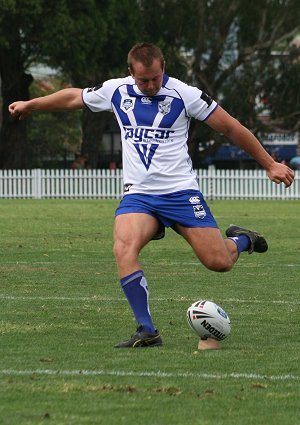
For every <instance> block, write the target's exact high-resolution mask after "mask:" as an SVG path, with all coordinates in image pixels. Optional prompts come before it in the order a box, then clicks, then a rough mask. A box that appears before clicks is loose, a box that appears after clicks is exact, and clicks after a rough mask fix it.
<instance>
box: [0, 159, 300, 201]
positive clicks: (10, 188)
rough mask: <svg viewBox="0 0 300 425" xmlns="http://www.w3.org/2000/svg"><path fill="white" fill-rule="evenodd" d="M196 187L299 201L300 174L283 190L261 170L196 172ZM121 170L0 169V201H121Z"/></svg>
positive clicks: (225, 196)
mask: <svg viewBox="0 0 300 425" xmlns="http://www.w3.org/2000/svg"><path fill="white" fill-rule="evenodd" d="M196 172H197V175H198V179H199V187H200V190H201V191H202V193H203V194H204V196H205V197H206V198H207V199H210V200H218V199H220V200H221V199H222V200H230V199H245V200H251V199H252V200H258V199H261V200H267V199H270V200H271V199H273V200H276V199H279V200H299V199H300V184H299V181H300V171H298V170H297V171H296V178H295V182H294V184H293V185H292V186H291V187H289V188H288V189H286V188H285V187H284V185H283V184H280V185H277V184H275V183H272V182H271V181H270V180H269V179H268V177H267V175H266V173H265V171H263V170H216V169H215V168H214V167H209V168H208V169H201V170H197V171H196ZM122 195H123V170H121V169H116V170H102V169H99V170H43V169H34V170H0V199H1V198H2V199H17V198H21V199H26V198H27V199H28V198H29V199H59V198H61V199H120V198H121V197H122Z"/></svg>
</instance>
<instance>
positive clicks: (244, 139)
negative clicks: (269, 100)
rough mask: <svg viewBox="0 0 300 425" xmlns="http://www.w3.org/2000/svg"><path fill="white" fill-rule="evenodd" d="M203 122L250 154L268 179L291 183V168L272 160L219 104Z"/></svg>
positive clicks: (288, 184)
mask: <svg viewBox="0 0 300 425" xmlns="http://www.w3.org/2000/svg"><path fill="white" fill-rule="evenodd" d="M205 123H206V124H208V125H209V126H210V127H211V128H213V129H214V130H216V131H217V132H219V133H222V134H224V136H226V137H227V138H228V139H230V140H231V141H232V142H233V143H234V144H236V145H238V146H239V147H240V148H241V149H243V150H244V151H245V152H247V153H248V154H249V155H250V156H252V158H254V159H255V160H256V161H257V162H258V163H259V164H260V165H261V166H262V167H263V168H264V169H265V170H266V172H267V175H268V177H269V179H270V180H272V181H273V182H275V183H278V184H279V183H284V184H285V186H286V187H289V186H290V185H291V184H292V183H293V181H294V172H293V170H292V169H291V168H289V167H288V166H287V165H285V164H281V163H279V162H276V161H274V159H273V158H272V157H271V155H269V154H268V152H267V151H266V150H265V149H264V148H263V146H262V145H261V143H260V142H259V141H258V139H257V138H256V137H255V136H254V134H252V133H251V131H250V130H248V129H247V128H246V127H244V126H243V125H242V124H241V123H240V122H239V121H238V120H237V119H235V118H234V117H232V116H231V115H230V114H228V112H226V111H225V110H224V109H223V108H222V107H221V106H218V107H217V108H216V110H215V111H214V112H213V113H212V114H211V115H210V116H209V117H208V118H207V120H206V121H205Z"/></svg>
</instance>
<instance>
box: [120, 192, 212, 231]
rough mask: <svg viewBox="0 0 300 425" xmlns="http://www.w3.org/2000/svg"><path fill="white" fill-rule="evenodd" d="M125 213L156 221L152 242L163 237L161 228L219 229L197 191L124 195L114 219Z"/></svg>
mask: <svg viewBox="0 0 300 425" xmlns="http://www.w3.org/2000/svg"><path fill="white" fill-rule="evenodd" d="M128 213H145V214H149V215H152V216H153V217H155V218H156V219H157V220H158V221H159V223H160V225H161V226H160V229H159V232H158V234H157V235H155V237H154V238H153V239H161V238H162V237H163V236H164V228H165V227H173V228H174V226H175V225H176V224H180V225H181V226H184V227H214V228H217V227H218V225H217V223H216V220H215V219H214V217H213V215H212V213H211V211H210V209H209V207H208V205H207V204H206V202H205V200H204V198H203V195H202V193H201V192H200V191H198V190H184V191H180V192H174V193H168V194H166V195H147V194H141V193H136V194H135V193H133V194H131V195H125V196H124V197H123V199H122V200H121V202H120V205H119V207H118V208H117V210H116V213H115V215H116V216H118V215H121V214H128Z"/></svg>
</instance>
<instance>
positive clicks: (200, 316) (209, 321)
mask: <svg viewBox="0 0 300 425" xmlns="http://www.w3.org/2000/svg"><path fill="white" fill-rule="evenodd" d="M187 321H188V324H189V325H190V327H191V328H192V329H193V331H194V332H196V334H197V335H198V336H199V337H200V339H201V340H202V341H200V343H199V346H198V348H199V349H204V350H206V349H217V348H220V346H219V343H218V341H222V340H223V339H225V338H227V337H228V335H229V334H230V330H231V326H230V319H229V316H228V314H227V313H226V312H225V311H224V310H223V309H222V308H221V307H220V306H218V305H217V304H215V303H213V302H212V301H208V300H198V301H196V302H194V303H193V304H192V305H191V306H190V307H189V308H188V310H187ZM206 341H207V342H206Z"/></svg>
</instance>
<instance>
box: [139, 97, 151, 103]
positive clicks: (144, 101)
mask: <svg viewBox="0 0 300 425" xmlns="http://www.w3.org/2000/svg"><path fill="white" fill-rule="evenodd" d="M141 102H142V103H143V104H144V105H152V99H151V97H146V96H143V97H142V98H141Z"/></svg>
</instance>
